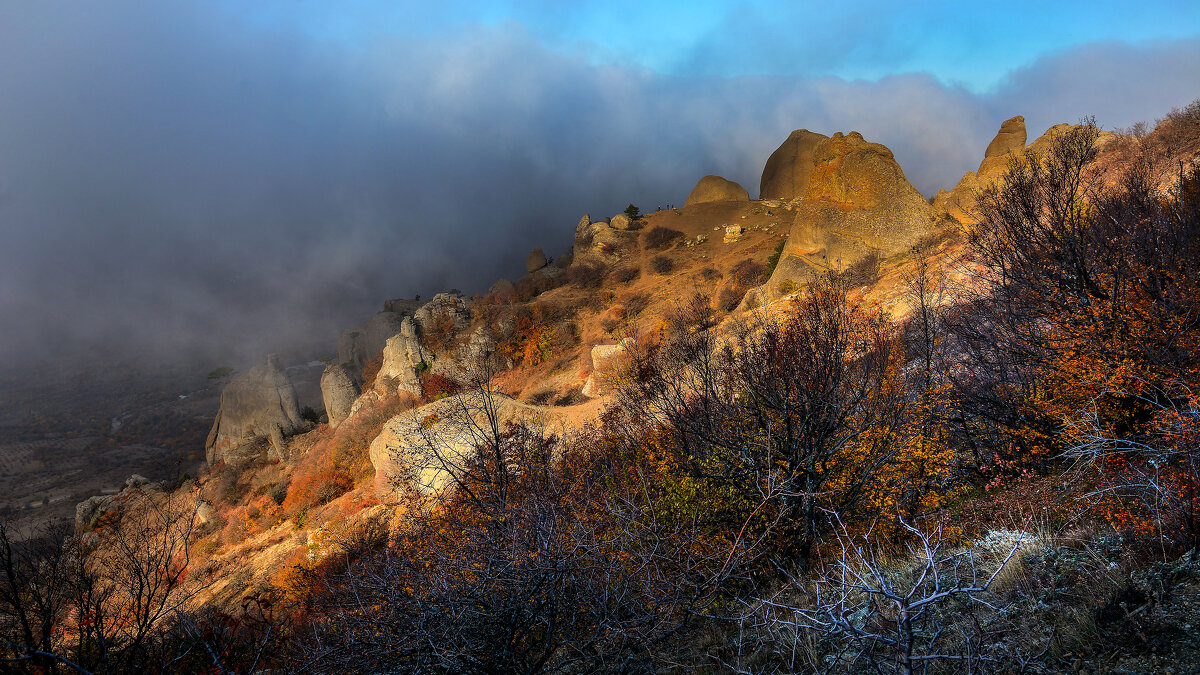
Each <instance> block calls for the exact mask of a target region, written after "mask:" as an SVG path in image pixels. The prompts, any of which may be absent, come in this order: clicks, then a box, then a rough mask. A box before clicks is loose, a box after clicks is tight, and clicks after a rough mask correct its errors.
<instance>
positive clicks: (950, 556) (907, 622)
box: [745, 518, 1041, 675]
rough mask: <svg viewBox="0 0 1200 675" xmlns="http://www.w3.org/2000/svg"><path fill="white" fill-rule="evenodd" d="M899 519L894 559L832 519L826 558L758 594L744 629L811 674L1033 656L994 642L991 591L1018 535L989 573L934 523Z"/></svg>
mask: <svg viewBox="0 0 1200 675" xmlns="http://www.w3.org/2000/svg"><path fill="white" fill-rule="evenodd" d="M835 522H836V518H835ZM903 525H904V527H905V528H906V529H907V531H908V533H909V535H910V536H911V537H912V538H911V540H910V541H909V542H908V543H907V544H906V545H905V549H906V552H907V557H906V558H902V559H900V560H896V559H895V557H894V555H893V554H885V553H884V552H883V551H882V550H881V549H880V548H879V547H877V546H876V545H874V544H871V543H869V542H867V541H864V539H863V538H862V537H853V536H851V535H850V533H849V532H848V531H847V530H846V528H845V527H844V526H842V525H841V524H840V522H838V523H837V524H836V525H835V531H836V532H837V541H836V544H837V549H838V550H837V551H836V558H835V559H834V560H833V562H831V563H830V564H829V565H827V566H826V567H824V568H822V569H820V570H818V571H817V572H815V573H814V574H812V575H810V576H809V577H807V578H792V579H791V583H790V584H789V585H787V586H786V587H784V588H783V589H781V590H780V591H778V592H777V593H775V594H773V595H772V596H770V597H763V598H759V599H758V600H757V602H756V603H754V604H753V605H751V609H752V612H751V613H750V614H749V615H747V617H746V618H745V621H746V622H747V623H750V624H751V626H748V627H752V630H751V631H747V632H748V633H749V634H751V635H755V634H758V635H768V636H771V637H770V638H768V640H770V641H778V642H783V643H784V644H777V645H776V648H775V650H774V651H775V653H776V654H783V655H787V654H791V655H792V658H793V659H795V660H794V661H793V662H792V663H790V664H788V665H789V666H790V667H791V668H793V669H804V670H811V671H812V672H847V671H850V672H856V671H857V669H859V668H866V669H868V670H869V671H870V672H876V673H878V672H883V673H902V674H904V675H912V673H918V672H920V673H924V672H928V671H929V669H930V668H936V667H938V664H939V663H940V664H943V666H944V667H949V668H952V669H953V670H954V671H955V672H968V673H975V672H989V671H992V670H994V669H996V668H997V667H999V666H1001V665H1002V664H1008V665H1023V664H1027V663H1029V662H1030V661H1032V660H1034V659H1032V658H1030V657H1029V656H1028V655H1022V654H1020V653H1019V651H1016V650H1015V649H1013V648H1010V647H1008V646H1007V645H1006V644H1005V643H1004V642H1003V641H1002V640H1000V639H999V637H1000V635H1001V634H1002V633H1003V632H1004V630H1003V628H1002V627H1001V626H1002V624H1003V622H1004V619H1005V611H1004V607H1005V606H1007V605H1008V604H1010V603H1007V602H1005V601H1003V600H1002V599H1000V598H999V597H997V595H996V594H995V593H994V592H993V591H992V588H993V586H995V585H996V582H997V579H998V578H999V577H1000V575H1001V574H1002V572H1003V571H1004V570H1005V569H1006V568H1007V567H1008V565H1009V564H1010V562H1012V561H1013V559H1014V557H1015V556H1016V555H1017V552H1018V550H1019V548H1020V544H1021V538H1020V537H1018V538H1017V540H1016V543H1015V544H1013V545H1012V547H1011V548H1010V549H1009V550H1008V551H1007V556H1006V557H1005V558H1003V559H1002V560H1001V561H1000V562H999V564H998V565H997V566H996V567H995V569H993V570H992V571H991V572H990V573H989V572H987V571H985V570H984V568H983V563H982V560H981V557H980V555H979V554H978V553H977V552H976V551H975V550H973V549H958V550H946V549H947V547H946V546H945V543H944V541H943V540H942V537H941V531H940V530H935V531H933V532H932V533H925V532H921V531H919V530H917V529H916V528H914V527H912V526H910V525H908V524H907V523H903ZM1038 656H1041V655H1038ZM802 659H803V660H802Z"/></svg>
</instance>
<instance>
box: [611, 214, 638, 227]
mask: <svg viewBox="0 0 1200 675" xmlns="http://www.w3.org/2000/svg"><path fill="white" fill-rule="evenodd" d="M632 225H633V219H632V218H630V217H629V216H627V215H625V214H624V213H618V214H617V215H615V216H613V217H612V218H611V219H609V221H608V226H609V227H611V228H612V229H614V230H628V229H629V228H630V227H631V226H632Z"/></svg>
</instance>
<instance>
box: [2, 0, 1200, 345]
mask: <svg viewBox="0 0 1200 675" xmlns="http://www.w3.org/2000/svg"><path fill="white" fill-rule="evenodd" d="M60 8H61V7H60ZM0 14H3V16H0V234H2V236H3V244H2V245H0V315H2V316H4V317H5V320H4V322H3V324H0V362H4V363H12V362H15V361H21V360H25V361H28V360H32V359H37V358H41V357H42V356H45V355H47V354H54V353H63V352H68V351H71V350H74V349H78V348H82V347H88V346H95V345H105V346H113V345H116V346H120V347H124V348H126V349H128V350H130V351H132V352H133V353H147V352H148V350H152V351H154V352H156V353H158V354H161V355H170V354H172V353H177V352H179V351H195V350H208V351H212V352H213V353H218V354H234V355H236V356H237V357H239V358H242V357H249V356H251V355H256V354H259V353H261V352H263V351H266V350H269V349H282V348H285V347H288V346H294V345H299V344H302V343H310V344H324V345H330V346H332V342H333V340H334V339H335V336H336V332H337V330H338V329H340V328H341V327H344V326H346V325H348V324H349V323H351V322H354V321H357V320H360V319H361V318H363V316H365V315H366V314H368V313H370V312H371V311H373V309H374V308H375V307H376V306H377V305H378V304H379V302H380V301H381V300H383V299H384V298H387V297H394V296H398V295H411V294H413V293H421V294H425V295H428V294H431V293H433V292H436V291H437V290H441V289H444V288H447V287H450V286H457V287H459V288H462V289H463V290H465V291H468V292H472V291H480V290H482V289H483V288H486V286H487V284H489V283H490V282H491V281H493V280H495V279H496V278H498V277H501V276H510V277H511V276H514V275H516V274H518V273H519V272H520V270H521V263H522V261H523V260H524V254H525V253H526V252H527V251H528V250H529V249H530V248H532V247H534V246H542V247H545V248H547V250H549V251H551V252H558V251H562V250H564V249H565V248H566V246H567V244H568V243H569V241H570V236H571V229H572V227H573V225H574V223H575V221H576V220H577V219H578V217H579V215H581V214H582V213H584V212H591V213H593V214H602V215H607V214H611V213H615V212H617V211H619V210H620V209H622V208H623V207H624V206H625V204H627V203H629V202H635V203H637V204H639V205H641V206H642V207H643V208H652V207H653V206H655V205H658V204H664V203H666V202H675V203H681V202H682V201H683V199H684V197H685V196H686V195H687V192H688V190H690V188H691V187H692V185H693V184H694V182H695V180H696V179H697V178H698V177H699V176H702V175H704V174H706V173H720V174H722V175H725V176H727V177H729V178H732V179H735V180H738V181H740V182H742V183H743V184H744V185H746V186H747V187H748V188H749V189H750V191H751V193H753V192H755V190H756V188H757V184H758V174H759V172H760V171H761V167H762V164H763V162H764V161H765V159H766V157H767V156H768V155H769V154H770V152H771V151H772V150H773V149H774V147H775V146H776V145H778V143H779V142H780V141H781V140H782V139H783V138H784V137H786V135H787V133H788V132H789V131H790V130H791V129H793V128H798V127H808V128H810V129H813V130H816V131H821V132H824V133H832V132H833V131H837V130H845V131H848V130H851V129H856V130H858V131H861V132H862V133H863V134H864V135H866V136H867V137H868V138H871V139H872V140H878V141H880V142H883V143H885V144H887V145H888V146H889V147H891V148H892V149H893V150H894V151H895V153H896V155H897V157H898V159H899V160H900V161H901V164H902V165H903V166H904V168H905V171H906V173H907V174H908V176H909V178H910V180H912V181H913V183H914V184H915V185H917V187H918V188H920V189H921V190H922V191H923V192H926V193H927V194H928V193H932V192H934V191H936V189H937V188H939V187H942V186H946V185H952V184H953V183H954V182H955V181H956V180H957V178H958V177H959V176H960V175H961V174H962V173H963V172H964V171H966V170H968V169H971V168H974V166H975V165H976V164H977V163H978V161H979V158H980V156H981V155H982V151H983V148H984V147H985V146H986V144H987V142H988V140H990V137H991V135H992V133H994V131H995V129H996V127H997V126H998V125H999V122H1000V121H1002V120H1003V119H1005V118H1007V117H1008V116H1010V115H1013V114H1018V113H1023V114H1025V115H1026V116H1027V118H1028V119H1029V121H1030V126H1031V132H1032V133H1033V134H1037V133H1040V131H1041V130H1042V129H1044V128H1045V127H1046V126H1049V125H1050V124H1053V123H1056V122H1060V121H1073V120H1075V119H1078V118H1079V117H1080V116H1082V115H1085V114H1095V115H1097V117H1098V118H1099V120H1100V121H1101V122H1102V123H1104V124H1106V125H1109V126H1116V125H1125V124H1129V123H1131V122H1133V121H1136V120H1137V119H1143V118H1152V117H1153V116H1155V115H1161V114H1162V113H1163V112H1165V111H1166V110H1168V109H1170V108H1171V107H1172V106H1176V105H1182V104H1184V103H1186V102H1188V101H1189V100H1191V99H1192V98H1194V97H1195V96H1196V95H1197V94H1200V72H1198V69H1196V68H1195V67H1194V64H1195V63H1197V62H1200V41H1197V40H1186V41H1177V42H1172V43H1168V44H1162V45H1154V46H1130V45H1124V44H1101V45H1091V46H1088V47H1085V48H1080V49H1075V50H1072V51H1068V52H1064V53H1061V54H1054V55H1049V56H1046V57H1045V58H1043V59H1041V60H1039V61H1037V62H1036V63H1033V64H1030V65H1029V67H1027V68H1025V69H1023V70H1020V71H1016V72H1014V73H1012V74H1011V76H1010V77H1009V78H1008V79H1007V80H1006V81H1005V83H1004V84H1003V85H1002V86H1001V87H1000V88H999V89H998V90H997V91H995V92H993V93H991V94H987V95H976V94H972V93H970V92H968V91H966V90H964V89H961V88H956V87H951V86H946V85H944V84H941V83H939V82H938V81H936V80H934V79H933V78H931V77H929V76H925V75H920V74H913V75H902V76H892V77H888V78H885V79H882V80H879V81H872V82H867V81H844V80H840V79H834V78H819V79H799V78H782V77H737V78H684V77H670V76H663V75H658V74H655V73H652V72H649V71H645V70H639V69H636V68H631V67H618V66H598V65H590V64H589V63H588V61H587V60H586V59H585V58H583V57H582V56H580V55H564V54H562V53H559V52H555V51H551V50H548V49H546V48H543V47H541V46H539V44H538V43H537V41H536V40H534V39H532V38H531V36H530V35H529V34H528V33H527V32H526V31H525V30H524V29H523V28H522V27H521V26H519V25H516V24H511V25H504V26H501V27H498V28H479V27H476V28H470V29H465V30H457V29H456V32H455V33H453V34H449V35H440V36H438V37H437V38H436V39H433V38H430V39H426V40H415V39H411V38H409V39H403V40H400V39H392V40H389V39H379V40H378V41H376V42H373V43H371V44H369V45H361V46H357V47H355V48H354V49H350V48H348V47H346V46H345V45H339V44H338V43H335V42H328V41H320V40H316V39H314V38H312V37H309V36H308V35H307V34H306V33H305V32H303V31H301V30H299V29H295V28H290V27H287V26H284V25H280V24H273V25H272V26H271V27H268V28H264V27H262V26H259V27H257V28H255V27H252V26H251V25H250V24H230V23H229V22H227V21H225V20H223V18H222V16H221V15H220V14H218V13H215V12H206V11H203V10H202V9H199V8H195V7H187V6H184V5H177V4H168V3H155V4H150V5H122V4H115V3H103V4H98V3H91V4H87V5H78V6H75V7H74V9H73V10H72V13H69V14H64V13H63V12H61V11H52V10H51V9H44V6H43V5H41V4H40V3H23V4H21V5H15V6H5V8H4V9H3V11H2V12H0Z"/></svg>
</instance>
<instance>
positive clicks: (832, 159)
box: [767, 132, 935, 297]
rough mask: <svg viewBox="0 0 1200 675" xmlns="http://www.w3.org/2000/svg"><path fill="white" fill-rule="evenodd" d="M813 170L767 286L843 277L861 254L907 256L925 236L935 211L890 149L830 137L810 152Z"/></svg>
mask: <svg viewBox="0 0 1200 675" xmlns="http://www.w3.org/2000/svg"><path fill="white" fill-rule="evenodd" d="M812 160H813V169H812V173H811V176H810V177H809V181H808V187H807V189H806V191H805V193H804V198H803V200H802V201H801V202H800V204H799V206H798V208H797V210H796V217H795V219H794V221H793V223H792V229H791V233H790V234H789V236H788V240H787V244H786V245H785V246H784V250H783V255H782V256H781V257H780V261H779V264H778V265H777V266H776V268H775V273H774V274H773V275H772V277H771V280H770V281H769V282H768V286H767V292H768V294H769V295H771V296H772V297H773V296H774V295H775V294H776V291H775V289H776V288H777V287H778V286H779V285H780V284H781V282H783V281H784V280H791V281H796V282H803V281H808V280H810V279H811V278H812V277H813V276H814V274H817V273H820V272H823V271H826V270H832V271H842V270H845V269H846V268H848V267H850V266H851V265H854V264H855V263H856V262H858V261H860V260H863V259H864V258H866V257H867V256H880V257H886V256H888V255H892V254H895V253H899V252H902V251H905V250H908V249H909V248H910V247H911V246H913V245H914V244H915V243H916V242H917V241H918V240H919V239H920V238H921V237H923V236H925V235H926V234H928V233H929V232H930V231H931V230H932V228H933V224H934V222H935V217H934V211H933V209H932V208H931V207H930V205H929V203H928V202H926V201H925V198H924V197H922V196H921V193H920V192H918V191H917V189H916V188H914V187H913V186H912V185H911V184H910V183H909V182H908V179H907V178H905V176H904V171H903V170H901V168H900V165H899V164H897V163H896V160H895V157H894V156H893V155H892V152H891V150H889V149H888V148H887V147H886V146H883V145H881V144H879V143H871V142H868V141H866V140H865V139H863V137H862V135H861V134H859V133H858V132H850V133H849V134H845V135H843V134H841V133H837V134H834V135H833V136H832V137H830V138H828V139H825V140H823V141H821V142H819V143H818V144H816V145H815V146H814V147H813V148H812Z"/></svg>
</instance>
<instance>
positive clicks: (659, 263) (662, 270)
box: [650, 255, 675, 275]
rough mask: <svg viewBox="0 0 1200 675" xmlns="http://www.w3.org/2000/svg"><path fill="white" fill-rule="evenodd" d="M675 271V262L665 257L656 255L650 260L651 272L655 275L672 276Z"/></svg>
mask: <svg viewBox="0 0 1200 675" xmlns="http://www.w3.org/2000/svg"><path fill="white" fill-rule="evenodd" d="M674 269H675V261H673V260H671V259H670V258H668V257H667V256H665V255H656V256H654V257H653V258H651V259H650V271H652V272H654V273H655V274H660V275H662V274H670V273H671V271H672V270H674Z"/></svg>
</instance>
